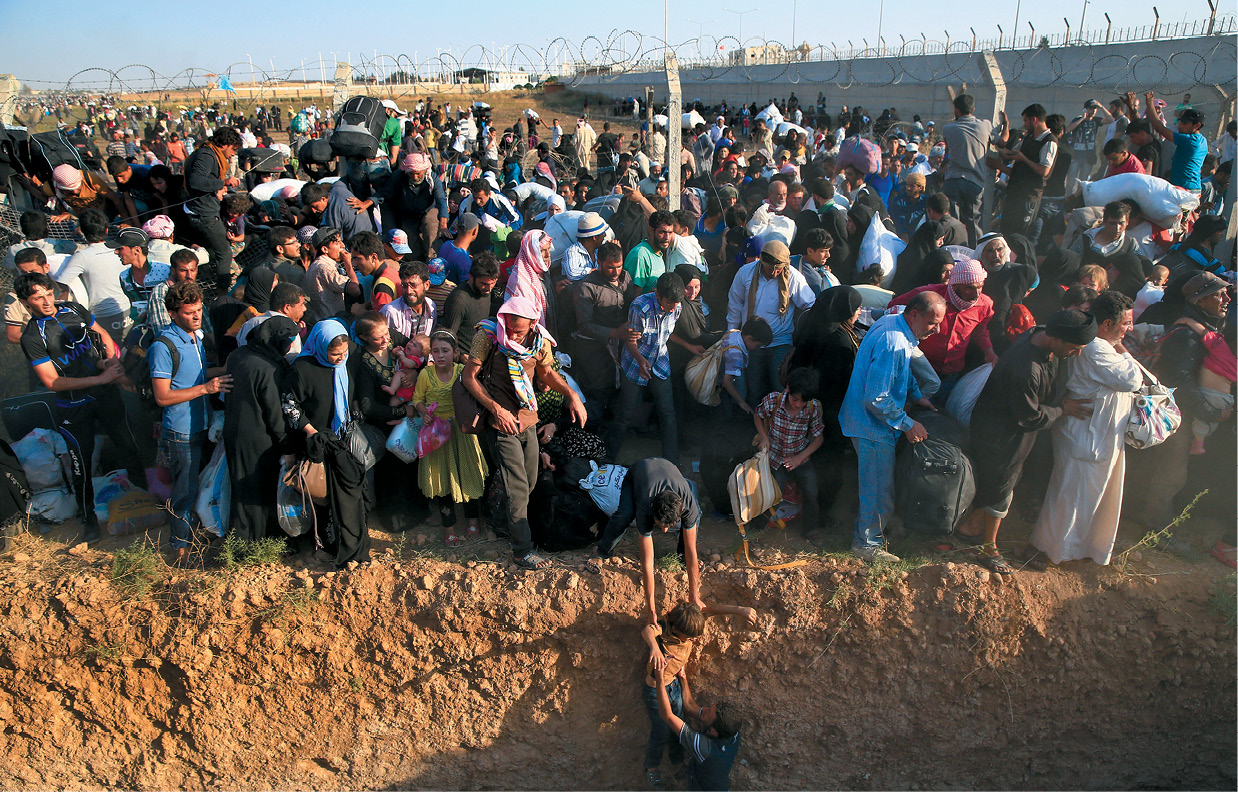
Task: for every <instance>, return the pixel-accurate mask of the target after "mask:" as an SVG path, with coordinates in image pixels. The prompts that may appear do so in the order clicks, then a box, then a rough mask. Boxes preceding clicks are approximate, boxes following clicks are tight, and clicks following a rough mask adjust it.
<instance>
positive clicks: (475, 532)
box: [464, 524, 481, 542]
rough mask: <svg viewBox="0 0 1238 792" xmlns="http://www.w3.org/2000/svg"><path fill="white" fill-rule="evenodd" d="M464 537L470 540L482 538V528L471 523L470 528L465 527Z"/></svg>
mask: <svg viewBox="0 0 1238 792" xmlns="http://www.w3.org/2000/svg"><path fill="white" fill-rule="evenodd" d="M464 538H465V539H467V540H468V541H470V542H473V541H476V540H478V539H480V538H481V529H480V528H478V527H477V526H476V525H472V524H470V525H469V527H468V528H465V529H464Z"/></svg>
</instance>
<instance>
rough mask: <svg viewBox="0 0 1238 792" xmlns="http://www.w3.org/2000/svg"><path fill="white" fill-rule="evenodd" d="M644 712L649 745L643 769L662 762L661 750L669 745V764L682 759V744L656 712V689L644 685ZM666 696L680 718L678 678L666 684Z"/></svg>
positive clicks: (681, 708) (680, 706)
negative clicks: (647, 717)
mask: <svg viewBox="0 0 1238 792" xmlns="http://www.w3.org/2000/svg"><path fill="white" fill-rule="evenodd" d="M644 688H645V692H644V697H645V712H647V713H649V746H648V747H647V748H645V769H646V770H654V769H656V768H657V767H658V765H660V764H662V751H663V749H664V748H666V746H668V745H669V746H670V755H671V764H679V763H681V762H682V761H683V746H682V745H680V743H679V735H677V734H672V733H671V727H670V726H669V725H668V724H667V722H666V721H664V720H662V714H661V713H660V712H658V689H657V688H654V687H649V685H645V686H644ZM666 695H667V698H669V699H670V700H671V710H672V711H673V712H674V713H675V714H676V715H678V716H679V717H680V718H682V717H683V691H682V690H681V689H680V687H679V680H678V679H672V680H671V683H670V684H669V685H667V686H666Z"/></svg>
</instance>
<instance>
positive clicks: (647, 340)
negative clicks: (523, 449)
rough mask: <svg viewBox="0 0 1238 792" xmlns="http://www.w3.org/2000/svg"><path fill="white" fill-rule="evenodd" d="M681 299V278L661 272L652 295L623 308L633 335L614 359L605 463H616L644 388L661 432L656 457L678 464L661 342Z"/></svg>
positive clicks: (667, 366)
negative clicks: (615, 396) (615, 394)
mask: <svg viewBox="0 0 1238 792" xmlns="http://www.w3.org/2000/svg"><path fill="white" fill-rule="evenodd" d="M683 298H684V283H683V278H681V277H679V276H678V275H676V274H675V273H673V272H667V273H664V274H662V275H660V276H659V277H658V281H657V285H656V286H655V287H654V290H653V291H652V292H650V293H649V294H642V295H641V296H639V297H637V298H636V299H635V300H633V301H632V305H631V307H630V308H628V329H629V330H632V331H634V332H636V333H638V334H639V335H637V336H636V338H635V340H630V341H626V342H624V345H623V351H622V352H621V353H620V355H619V368H620V377H619V409H618V410H616V415H615V420H614V421H613V422H612V423H611V427H610V432H609V436H608V437H607V438H606V450H607V452H608V453H609V454H610V459H611V461H618V459H619V449H620V448H622V447H623V440H624V436H625V435H626V434H627V432H628V424H629V423H630V422H631V420H632V413H633V412H634V411H635V410H636V406H637V404H638V403H639V402H640V400H641V398H642V397H643V396H644V389H645V388H649V389H650V390H651V391H652V392H653V402H654V405H655V406H656V408H657V411H658V423H659V424H661V428H662V457H663V458H664V459H668V460H670V462H671V464H673V465H678V464H679V436H678V431H679V430H678V428H677V427H676V424H675V402H674V400H673V399H672V398H671V380H670V376H671V358H670V355H669V353H668V352H667V351H666V343H667V341H669V340H670V337H671V333H672V332H673V331H674V330H675V322H676V320H678V319H679V314H680V312H681V311H682V310H683V309H682V306H681V305H680V303H682V302H683Z"/></svg>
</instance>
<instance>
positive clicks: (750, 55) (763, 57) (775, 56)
mask: <svg viewBox="0 0 1238 792" xmlns="http://www.w3.org/2000/svg"><path fill="white" fill-rule="evenodd" d="M788 59H789V58H788V52H787V50H785V49H783V47H782V45H781V44H766V45H764V46H761V47H744V48H743V49H742V50H734V51H732V52H731V63H733V64H735V65H737V66H759V65H761V64H763V63H783V62H784V61H786V60H788Z"/></svg>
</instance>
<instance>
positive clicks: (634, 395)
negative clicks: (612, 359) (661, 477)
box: [606, 374, 679, 465]
mask: <svg viewBox="0 0 1238 792" xmlns="http://www.w3.org/2000/svg"><path fill="white" fill-rule="evenodd" d="M672 376H673V375H672ZM645 388H649V390H650V391H651V392H652V393H653V404H654V407H655V408H656V409H657V411H658V423H659V424H660V425H661V430H662V457H663V458H664V459H666V460H668V461H670V462H671V464H674V465H678V464H679V428H678V426H677V424H676V422H675V398H674V396H672V395H671V392H672V387H671V381H670V380H669V379H658V378H657V377H651V378H650V379H649V383H648V384H646V385H640V384H638V383H637V382H636V381H635V380H631V379H629V378H628V376H627V375H626V374H620V375H619V409H618V411H617V412H616V415H615V420H614V422H613V423H612V424H611V428H610V432H609V433H608V437H607V438H606V453H608V454H610V458H611V459H612V460H615V461H618V459H619V451H620V449H622V448H623V441H624V438H625V437H626V436H627V433H628V424H630V423H631V422H632V414H633V413H634V412H635V411H636V405H637V404H639V403H640V400H641V397H642V396H643V395H644V393H645Z"/></svg>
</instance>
